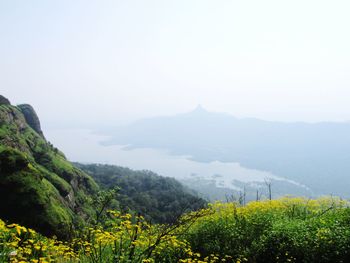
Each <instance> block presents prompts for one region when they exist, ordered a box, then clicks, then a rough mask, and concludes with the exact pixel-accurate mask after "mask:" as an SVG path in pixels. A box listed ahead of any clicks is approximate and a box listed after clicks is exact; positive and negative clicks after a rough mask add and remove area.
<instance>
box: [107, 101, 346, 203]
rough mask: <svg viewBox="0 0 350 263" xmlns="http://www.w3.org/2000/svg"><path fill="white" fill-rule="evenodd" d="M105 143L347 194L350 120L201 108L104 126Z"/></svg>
mask: <svg viewBox="0 0 350 263" xmlns="http://www.w3.org/2000/svg"><path fill="white" fill-rule="evenodd" d="M102 133H104V134H106V135H110V136H112V138H111V139H110V140H108V141H106V142H105V143H106V144H108V145H114V144H118V145H128V147H129V148H155V149H165V150H167V151H169V152H170V153H172V154H176V155H181V156H191V158H192V159H193V160H195V161H198V162H208V163H209V162H214V161H221V162H232V163H240V164H241V165H242V166H244V167H247V168H250V169H257V170H261V171H269V172H271V173H272V174H274V175H276V176H279V177H284V178H288V179H290V180H293V181H296V182H298V183H301V184H303V185H306V186H308V187H309V188H311V189H312V190H313V192H314V193H315V194H316V195H319V194H335V195H341V196H344V197H349V192H348V185H349V184H350V177H349V176H348V174H349V173H350V162H348V160H349V158H350V152H349V148H350V123H348V122H346V123H330V122H324V123H314V124H312V123H301V122H300V123H299V122H295V123H283V122H271V121H263V120H258V119H248V118H247V119H239V118H236V117H234V116H231V115H229V114H225V113H213V112H208V111H207V110H205V109H204V108H202V107H200V106H199V107H197V108H196V109H195V110H194V111H192V112H188V113H184V114H178V115H174V116H164V117H156V118H149V119H143V120H140V121H137V122H134V123H132V124H129V125H126V126H120V127H115V128H110V129H105V130H103V131H102Z"/></svg>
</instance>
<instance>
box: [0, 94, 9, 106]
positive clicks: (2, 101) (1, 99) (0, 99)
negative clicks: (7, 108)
mask: <svg viewBox="0 0 350 263" xmlns="http://www.w3.org/2000/svg"><path fill="white" fill-rule="evenodd" d="M1 104H5V105H10V104H11V103H10V101H9V100H8V99H7V98H5V97H4V96H2V95H0V105H1Z"/></svg>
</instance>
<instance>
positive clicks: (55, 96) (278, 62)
mask: <svg viewBox="0 0 350 263" xmlns="http://www.w3.org/2000/svg"><path fill="white" fill-rule="evenodd" d="M349 11H350V2H349V1H345V0H344V1H338V0H333V1H322V0H294V1H285V0H274V1H272V0H265V1H261V0H244V1H243V0H241V1H239V0H215V1H214V0H211V1H208V0H198V1H197V0H176V1H170V0H158V1H154V0H147V1H144V0H139V1H135V0H124V1H121V0H113V1H112V0H111V1H107V0H101V1H88V0H74V1H71V0H60V1H44V0H42V1H37V0H32V1H26V0H22V1H18V0H11V1H7V0H0V40H1V41H0V94H2V95H4V96H6V97H8V98H9V99H10V100H11V101H12V102H13V103H14V104H18V103H30V104H31V105H33V106H34V107H35V109H36V111H37V113H38V115H39V117H40V119H41V121H42V123H43V124H44V126H45V125H50V124H55V123H56V124H57V123H60V124H72V123H79V124H84V123H85V124H86V123H91V124H92V123H95V124H98V123H107V124H113V123H118V122H125V121H130V120H136V119H139V118H144V117H151V116H158V115H172V114H176V113H180V112H186V111H190V110H191V109H193V108H195V107H196V106H197V104H201V105H203V107H205V108H206V109H208V110H209V111H216V112H227V113H230V114H232V115H235V116H237V117H256V118H261V119H265V120H279V121H307V122H317V121H347V120H350V103H349V100H350V49H349V47H350V34H349V25H350V16H349V15H348V14H349Z"/></svg>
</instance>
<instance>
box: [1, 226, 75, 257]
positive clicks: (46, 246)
mask: <svg viewBox="0 0 350 263" xmlns="http://www.w3.org/2000/svg"><path fill="white" fill-rule="evenodd" d="M57 258H60V259H61V260H62V261H68V260H72V259H75V258H76V254H75V253H74V252H73V250H72V248H70V247H69V246H68V245H67V244H64V243H63V242H61V241H57V240H56V239H48V238H45V237H43V236H42V235H40V234H38V233H37V232H35V231H34V230H32V229H30V228H26V227H23V226H20V225H17V224H10V225H6V224H5V222H4V221H2V220H0V262H19V263H24V262H33V263H46V262H47V263H49V262H52V261H53V260H54V259H57Z"/></svg>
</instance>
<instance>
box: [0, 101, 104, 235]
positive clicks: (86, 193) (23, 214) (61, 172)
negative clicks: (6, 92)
mask: <svg viewBox="0 0 350 263" xmlns="http://www.w3.org/2000/svg"><path fill="white" fill-rule="evenodd" d="M38 125H39V124H38ZM39 126H40V125H39ZM0 175H1V180H0V200H1V202H0V216H1V217H2V218H3V219H6V220H10V221H13V222H17V223H20V224H23V225H26V226H29V227H32V228H35V229H37V230H40V232H41V233H43V234H45V235H53V234H55V235H57V236H59V237H60V238H64V239H67V238H70V235H71V234H72V233H71V229H73V228H74V227H76V226H77V224H76V222H81V221H84V218H87V217H89V216H90V215H91V214H92V213H93V207H92V206H91V204H90V203H89V202H86V200H88V199H91V197H90V195H93V194H96V193H97V191H98V186H97V185H96V183H95V182H94V181H93V180H92V179H91V178H90V177H89V176H88V175H86V174H85V173H83V172H82V171H81V170H79V169H77V168H76V167H74V166H73V165H72V164H70V163H69V162H68V161H67V160H66V159H65V157H64V155H63V154H62V153H61V152H59V151H58V150H57V149H56V148H54V147H53V146H52V145H51V144H50V143H48V142H47V141H46V140H45V139H44V137H43V136H41V135H40V134H38V133H37V132H36V131H34V130H33V129H32V128H31V127H30V126H29V125H28V124H27V122H26V119H25V118H24V116H23V114H22V113H21V111H20V110H19V108H17V107H14V106H11V105H0Z"/></svg>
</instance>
